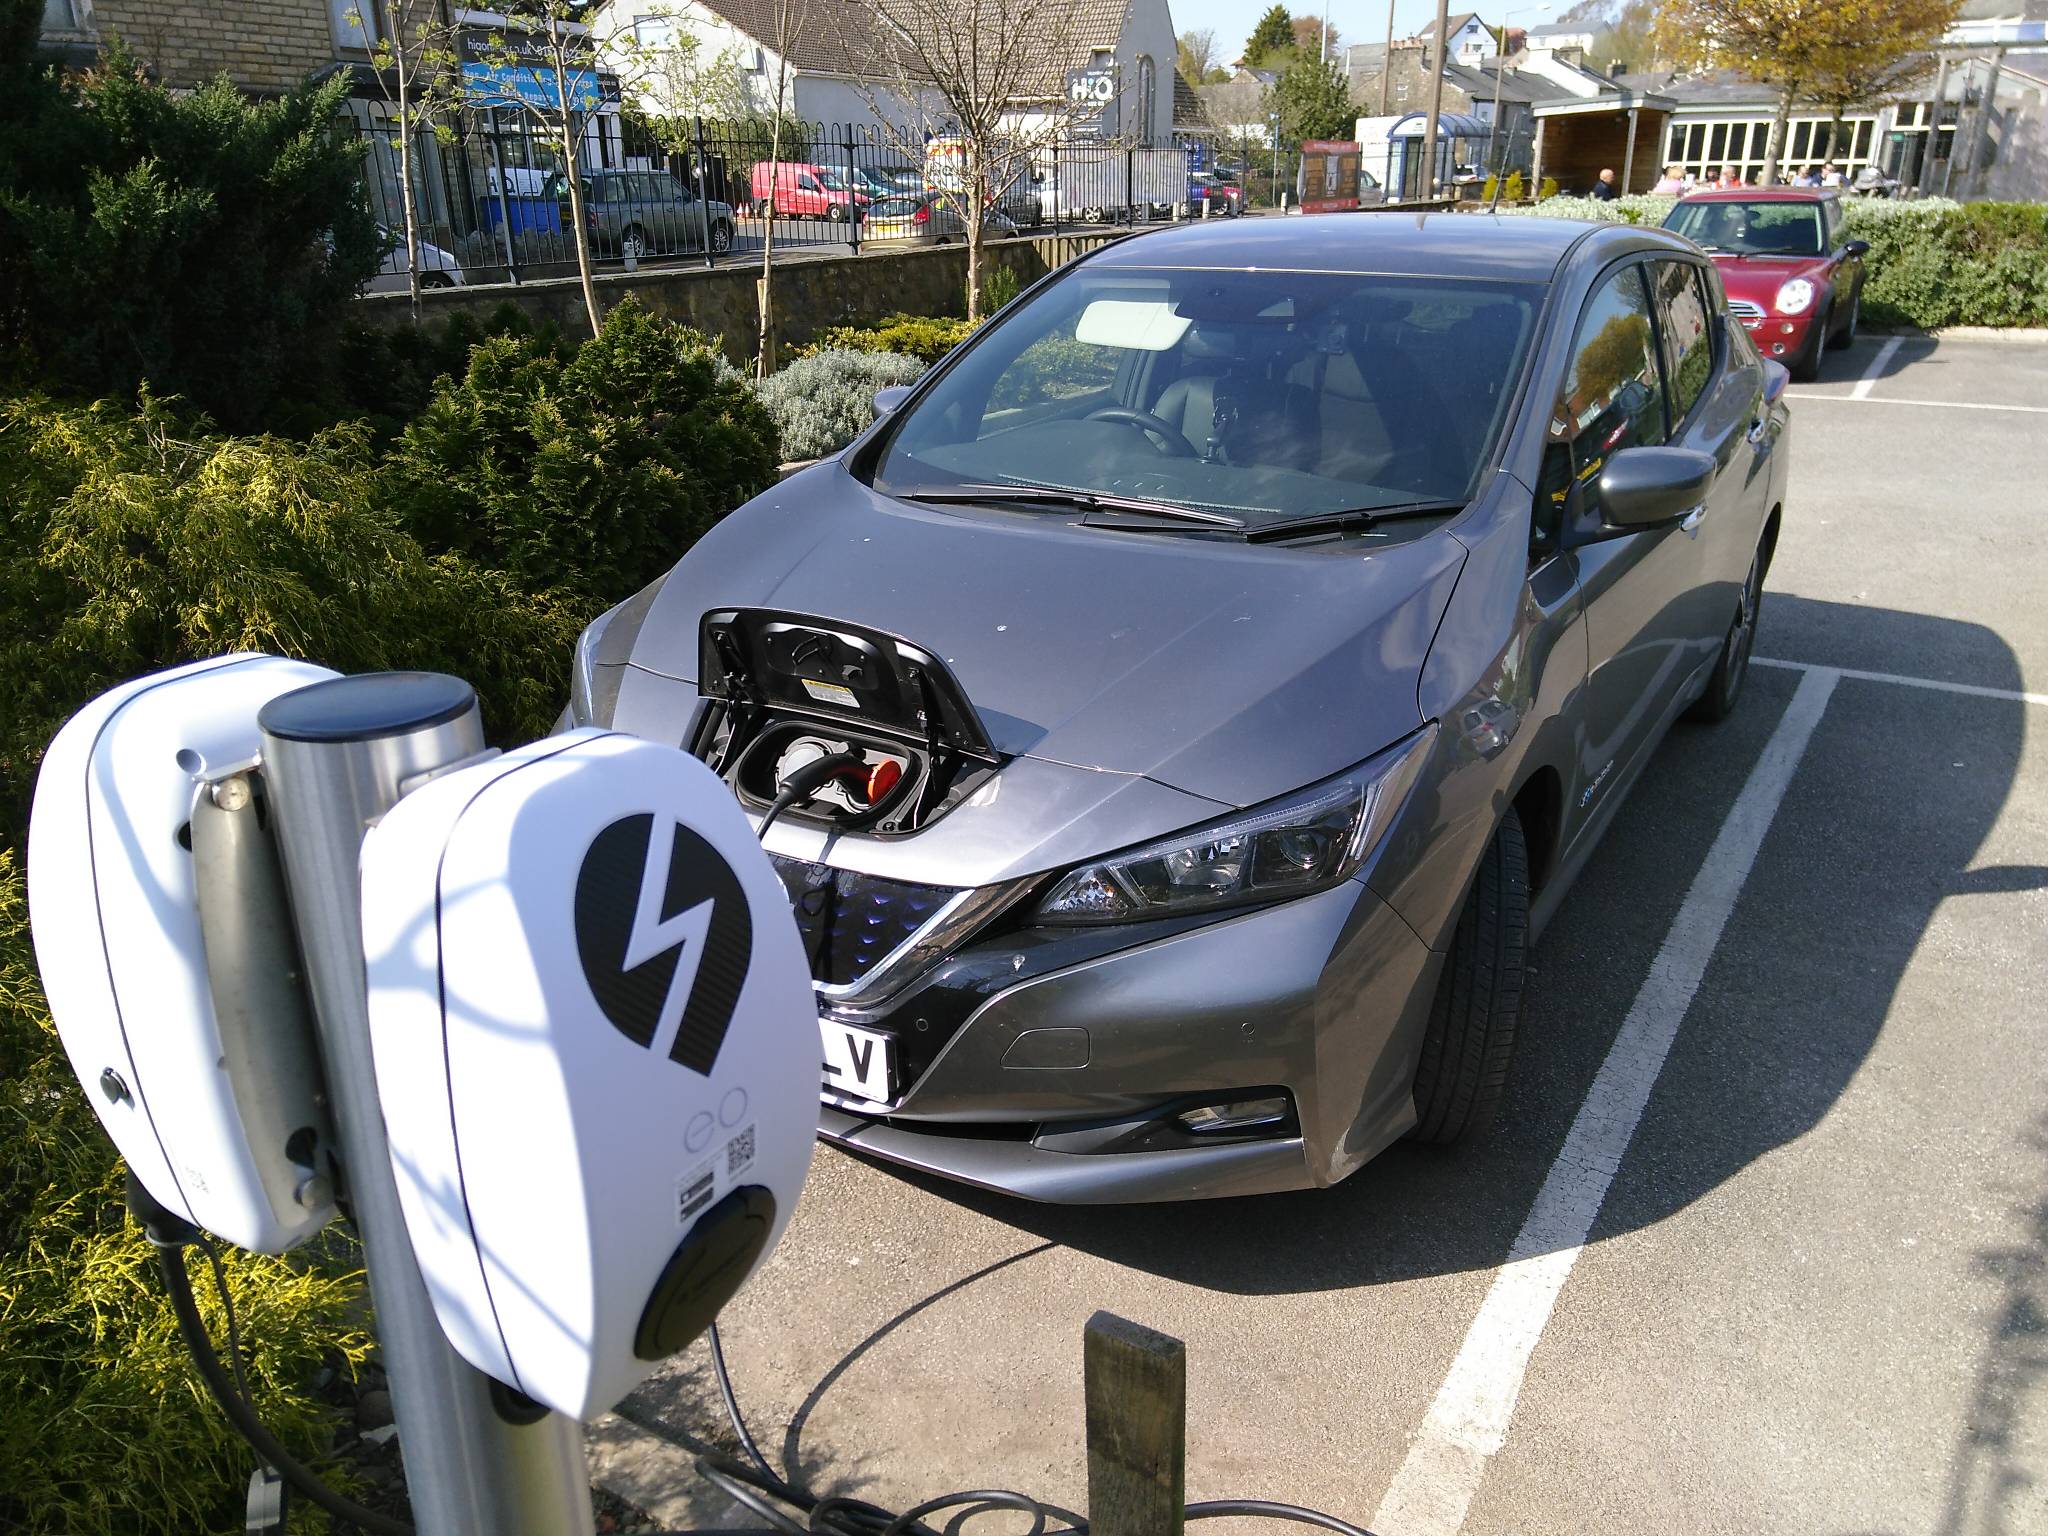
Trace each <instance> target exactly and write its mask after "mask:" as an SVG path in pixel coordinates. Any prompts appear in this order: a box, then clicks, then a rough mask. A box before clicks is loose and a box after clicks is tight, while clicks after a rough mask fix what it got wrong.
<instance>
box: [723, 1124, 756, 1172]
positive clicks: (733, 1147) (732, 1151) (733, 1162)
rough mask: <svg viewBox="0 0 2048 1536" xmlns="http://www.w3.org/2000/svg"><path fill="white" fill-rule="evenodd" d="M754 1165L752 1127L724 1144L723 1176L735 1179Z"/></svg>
mask: <svg viewBox="0 0 2048 1536" xmlns="http://www.w3.org/2000/svg"><path fill="white" fill-rule="evenodd" d="M753 1165H754V1127H753V1126H751V1125H750V1126H748V1127H747V1128H746V1129H745V1130H744V1131H741V1132H740V1133H739V1134H738V1135H737V1136H735V1137H733V1139H732V1140H731V1141H728V1142H727V1143H726V1144H725V1176H726V1177H727V1178H728V1179H736V1178H738V1177H739V1176H740V1175H741V1174H742V1173H745V1172H746V1171H747V1169H749V1168H751V1167H752V1166H753Z"/></svg>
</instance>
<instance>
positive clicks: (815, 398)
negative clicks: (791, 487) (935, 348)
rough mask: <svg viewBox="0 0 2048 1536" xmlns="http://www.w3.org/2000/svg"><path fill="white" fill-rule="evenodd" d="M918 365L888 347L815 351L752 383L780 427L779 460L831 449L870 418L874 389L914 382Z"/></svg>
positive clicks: (813, 456) (840, 445)
mask: <svg viewBox="0 0 2048 1536" xmlns="http://www.w3.org/2000/svg"><path fill="white" fill-rule="evenodd" d="M923 373H924V364H923V363H921V362H919V361H918V360H917V359H916V358H914V357H903V356H901V355H899V354H897V353H894V352H846V351H830V352H819V353H817V354H815V355H813V356H811V357H803V358H798V359H797V360H796V361H795V362H793V363H791V364H790V365H789V366H788V367H787V368H784V369H783V370H782V371H781V372H779V373H775V374H771V375H770V376H769V377H768V378H766V379H764V380H762V381H761V383H760V384H759V385H757V386H756V388H757V389H758V390H759V392H760V395H761V403H762V404H763V405H765V406H767V407H768V414H769V415H771V416H773V417H774V418H775V424H776V426H777V427H779V428H780V429H781V431H782V457H783V458H784V459H785V460H795V459H817V458H823V457H824V456H825V455H826V454H828V453H837V452H838V451H839V450H840V449H842V448H844V447H845V446H846V445H847V444H848V443H850V442H852V441H853V440H854V438H856V437H857V436H859V435H860V434H861V433H862V432H863V431H865V430H866V429H867V427H868V425H869V424H870V423H871V422H873V421H874V419H875V391H876V390H878V389H881V388H882V387H883V386H885V385H889V384H914V383H916V382H917V380H918V378H919V377H920V376H921V375H922V374H923Z"/></svg>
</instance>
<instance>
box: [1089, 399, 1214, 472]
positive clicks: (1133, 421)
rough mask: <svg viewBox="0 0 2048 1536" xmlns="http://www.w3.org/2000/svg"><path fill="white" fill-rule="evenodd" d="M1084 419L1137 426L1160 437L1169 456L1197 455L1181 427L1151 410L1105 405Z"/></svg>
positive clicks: (1164, 450) (1179, 457)
mask: <svg viewBox="0 0 2048 1536" xmlns="http://www.w3.org/2000/svg"><path fill="white" fill-rule="evenodd" d="M1083 419H1084V420H1087V421H1114V422H1118V423H1120V424H1121V425H1123V426H1126V427H1136V428H1137V429H1138V430H1139V431H1140V432H1145V433H1149V434H1150V435H1152V436H1153V437H1156V438H1158V439H1159V440H1160V441H1159V451H1160V452H1161V453H1163V454H1165V455H1166V456H1167V457H1168V458H1173V459H1192V458H1193V457H1194V456H1195V445H1194V444H1193V443H1191V442H1189V441H1188V440H1187V438H1185V437H1184V436H1182V435H1181V432H1180V429H1179V428H1178V427H1176V426H1174V424H1173V423H1172V422H1170V421H1168V420H1166V419H1165V418H1164V417H1162V416H1154V415H1153V414H1152V413H1151V412H1150V411H1139V410H1133V409H1132V408H1131V407H1130V406H1128V405H1105V406H1103V407H1102V408H1101V409H1100V410H1095V411H1090V412H1089V413H1088V414H1087V416H1086V417H1085V418H1083Z"/></svg>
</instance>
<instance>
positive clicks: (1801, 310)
mask: <svg viewBox="0 0 2048 1536" xmlns="http://www.w3.org/2000/svg"><path fill="white" fill-rule="evenodd" d="M1812 303H1813V284H1812V283H1810V282H1808V281H1807V280H1806V279H1805V278H1803V277H1795V278H1793V279H1792V280H1791V281H1790V282H1788V283H1786V284H1785V285H1784V286H1783V287H1782V288H1780V289H1779V290H1778V297H1777V298H1776V299H1775V300H1773V301H1772V305H1771V307H1772V308H1773V309H1775V310H1777V312H1778V313H1779V314H1781V315H1803V314H1805V313H1806V311H1807V309H1808V307H1809V306H1811V305H1812Z"/></svg>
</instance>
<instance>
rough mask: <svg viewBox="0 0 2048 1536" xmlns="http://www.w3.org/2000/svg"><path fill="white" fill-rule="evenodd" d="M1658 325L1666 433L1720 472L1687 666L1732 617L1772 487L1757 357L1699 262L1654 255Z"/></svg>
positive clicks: (1699, 527)
mask: <svg viewBox="0 0 2048 1536" xmlns="http://www.w3.org/2000/svg"><path fill="white" fill-rule="evenodd" d="M1653 271H1654V273H1655V282H1654V287H1655V291H1656V300H1657V331H1658V335H1659V337H1660V339H1661V341H1662V345H1663V355H1664V367H1665V379H1666V388H1667V390H1668V392H1669V395H1670V412H1671V419H1672V422H1673V428H1672V434H1671V440H1672V441H1673V442H1674V443H1677V444H1678V445H1680V446H1681V447H1685V448H1693V449H1697V450H1698V451H1700V452H1701V453H1704V454H1707V455H1708V456H1709V457H1711V458H1712V459H1713V460H1714V462H1715V464H1716V466H1717V471H1716V474H1715V477H1714V482H1713V485H1712V486H1711V488H1710V489H1709V491H1708V494H1707V499H1706V500H1705V502H1703V503H1702V510H1701V513H1700V515H1699V518H1698V520H1697V522H1696V523H1695V525H1694V531H1693V537H1694V538H1695V539H1696V540H1697V541H1698V544H1699V554H1700V581H1699V585H1698V586H1697V587H1696V588H1695V589H1694V590H1693V592H1692V594H1691V596H1690V598H1689V600H1688V602H1687V607H1688V610H1689V611H1690V612H1691V613H1692V614H1694V615H1695V617H1694V619H1693V620H1692V626H1691V627H1692V647H1691V655H1692V665H1693V666H1694V667H1704V666H1707V665H1710V664H1711V663H1712V662H1713V660H1714V658H1715V656H1716V655H1717V654H1718V653H1719V651H1720V648H1721V642H1722V639H1723V638H1724V637H1725V636H1726V635H1727V633H1728V628H1729V625H1730V624H1732V623H1733V622H1734V619H1735V614H1736V609H1737V605H1738V604H1739V602H1740V600H1741V594H1742V583H1743V580H1744V579H1745V578H1746V577H1747V576H1748V575H1749V566H1750V561H1751V559H1752V557H1753V556H1754V555H1755V553H1756V545H1757V540H1758V538H1759V537H1760V535H1761V532H1762V529H1763V524H1764V517H1765V515H1766V514H1767V513H1768V511H1769V510H1770V509H1769V508H1768V507H1767V506H1766V505H1765V504H1764V502H1765V500H1766V498H1768V496H1769V494H1770V481H1771V477H1770V475H1769V474H1768V473H1767V470H1768V467H1769V466H1768V462H1767V461H1768V456H1769V454H1770V452H1771V451H1772V445H1773V439H1772V436H1771V432H1770V424H1769V415H1770V413H1769V411H1768V410H1767V408H1766V407H1765V405H1764V376H1763V363H1762V362H1761V361H1760V360H1759V359H1758V358H1757V356H1756V352H1755V349H1754V348H1752V347H1749V346H1745V345H1743V344H1741V343H1740V342H1737V341H1736V340H1735V338H1734V337H1733V336H1731V335H1730V334H1729V331H1730V326H1729V323H1728V320H1727V316H1726V314H1725V311H1724V310H1723V309H1722V307H1721V304H1720V302H1719V299H1718V292H1719V289H1718V286H1717V284H1716V283H1715V282H1714V279H1713V276H1712V274H1711V273H1710V272H1709V271H1708V269H1707V268H1706V266H1705V264H1703V263H1699V262H1693V261H1689V260H1686V259H1685V258H1682V257H1671V258H1660V259H1658V260H1657V261H1656V262H1655V263H1654V264H1653Z"/></svg>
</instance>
